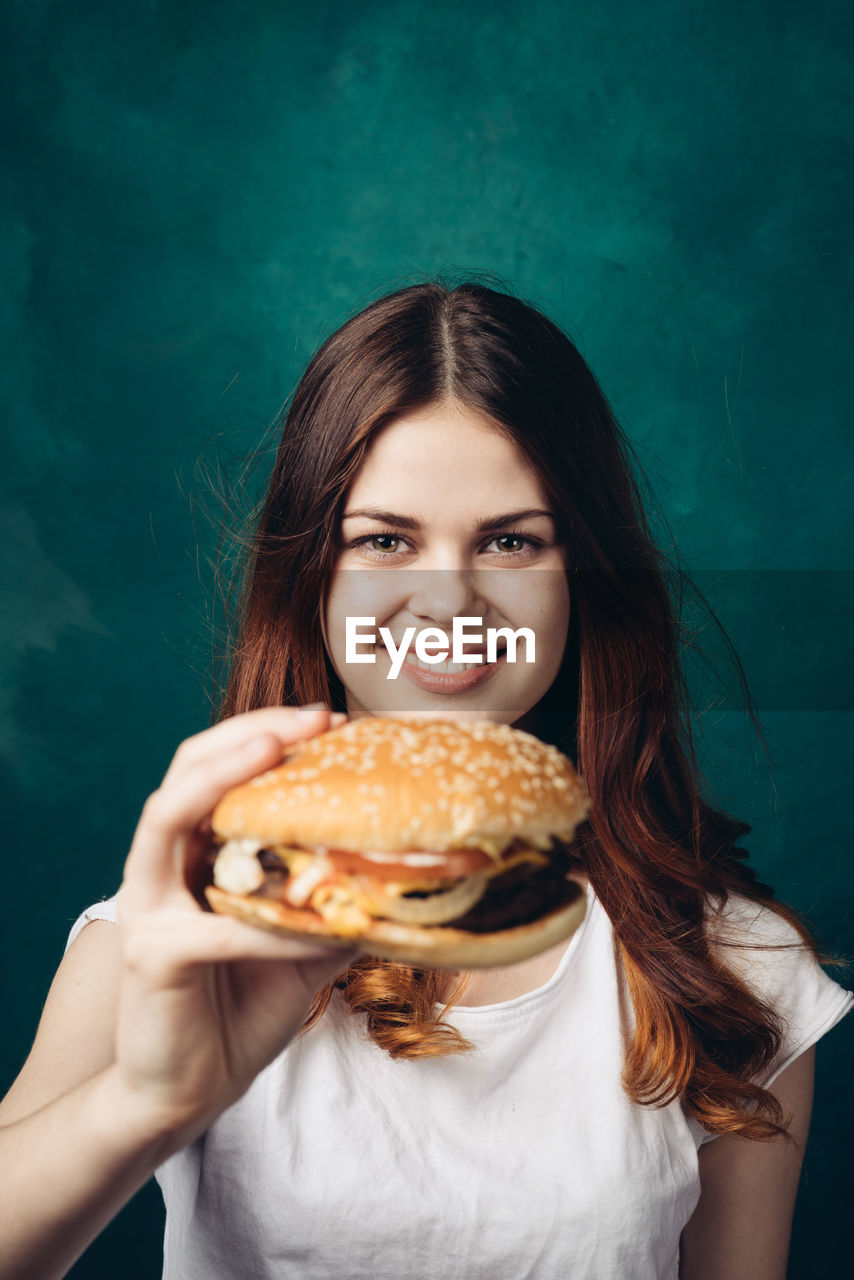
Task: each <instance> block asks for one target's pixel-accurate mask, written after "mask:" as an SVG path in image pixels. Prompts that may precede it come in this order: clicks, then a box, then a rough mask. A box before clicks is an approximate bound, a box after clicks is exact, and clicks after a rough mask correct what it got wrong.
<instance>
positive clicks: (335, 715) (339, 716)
mask: <svg viewBox="0 0 854 1280" xmlns="http://www.w3.org/2000/svg"><path fill="white" fill-rule="evenodd" d="M329 718H330V720H331V721H332V723H333V724H334V725H335V726H336V727H337V726H338V725H339V724H343V723H344V721H345V720H346V719H347V716H346V714H345V712H343V711H333V712H332V715H331V716H330V717H329Z"/></svg>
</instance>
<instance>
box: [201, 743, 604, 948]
mask: <svg viewBox="0 0 854 1280" xmlns="http://www.w3.org/2000/svg"><path fill="white" fill-rule="evenodd" d="M588 808H589V800H588V797H587V791H586V789H585V786H584V783H583V781H582V780H581V778H580V777H579V776H578V775H577V774H576V772H575V770H574V768H573V766H572V764H571V763H570V761H569V760H568V759H567V758H566V757H565V756H564V755H562V754H561V752H559V751H558V750H557V749H556V748H555V747H552V746H548V745H546V744H545V743H543V742H541V741H540V740H539V739H538V738H535V737H533V736H532V735H531V734H528V733H523V732H522V731H520V730H517V729H512V728H510V727H509V726H508V725H503V724H494V723H492V722H491V721H485V720H483V721H469V722H464V723H460V722H458V721H450V720H441V719H433V718H417V717H407V718H397V717H394V718H371V717H366V718H363V719H359V720H354V721H350V722H349V723H347V724H345V725H342V726H341V727H339V728H336V729H332V730H330V731H329V732H327V733H324V734H320V735H319V736H317V737H314V738H310V739H308V740H307V741H304V742H299V743H296V744H294V745H292V746H289V747H288V748H287V749H286V753H285V756H284V759H283V761H282V763H281V764H280V765H277V766H276V767H274V768H272V769H269V770H267V771H266V772H264V773H262V774H259V775H258V776H257V777H255V778H252V779H251V780H250V781H249V782H247V783H243V784H241V785H240V786H237V787H234V788H232V789H231V790H230V791H229V792H227V793H226V795H224V796H223V797H222V799H221V800H220V802H219V804H218V805H217V807H216V809H215V810H214V812H213V814H212V815H211V829H212V833H213V839H214V841H215V845H216V847H215V849H214V850H213V851H212V853H213V855H214V856H213V884H212V885H210V886H208V888H207V889H206V890H205V892H206V896H207V900H208V902H209V904H210V906H211V908H212V909H213V910H214V911H218V912H223V913H227V914H230V915H235V916H238V917H239V918H240V919H241V920H244V921H247V922H248V923H249V924H253V925H258V926H260V927H262V928H265V929H272V930H275V931H277V932H281V933H285V934H289V935H294V934H296V935H303V936H305V935H308V936H310V937H314V938H318V939H319V938H322V939H323V940H324V941H326V942H328V943H330V944H334V945H335V944H338V945H341V946H346V947H351V948H352V947H353V946H355V947H357V948H358V950H359V951H361V952H363V953H365V954H369V955H375V956H377V957H382V958H385V959H389V960H397V961H402V962H404V963H408V964H415V965H421V966H425V967H429V968H460V967H462V968H467V969H475V968H491V967H493V966H497V965H506V964H512V963H514V962H516V961H519V960H525V959H527V958H528V957H530V956H533V955H536V954H537V953H538V952H540V951H544V950H546V949H547V948H548V947H551V946H554V945H556V944H557V943H558V942H561V941H563V940H565V939H567V938H569V937H570V935H571V934H572V933H573V932H574V931H575V930H576V929H577V928H578V925H579V924H580V923H581V921H582V919H583V918H584V912H585V905H586V899H585V894H584V891H583V888H582V887H581V885H580V884H579V883H578V881H577V880H575V879H573V878H572V876H573V873H577V872H578V871H579V870H580V862H579V860H578V858H577V855H575V854H574V853H573V840H574V837H575V831H576V828H577V826H578V824H579V823H580V822H582V821H583V820H584V818H585V817H586V815H587V812H588Z"/></svg>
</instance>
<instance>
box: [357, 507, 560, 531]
mask: <svg viewBox="0 0 854 1280" xmlns="http://www.w3.org/2000/svg"><path fill="white" fill-rule="evenodd" d="M534 516H545V517H546V518H547V519H549V520H553V519H554V517H553V515H552V513H551V511H542V510H540V509H539V508H536V507H534V508H528V509H527V510H525V511H505V512H504V513H503V514H502V515H498V516H488V517H487V519H486V520H478V522H477V524H476V525H475V528H476V530H477V531H478V533H482V532H483V530H484V529H498V528H500V527H502V526H503V525H508V524H516V523H518V521H520V520H529V519H532V518H533V517H534ZM357 517H361V518H362V519H364V520H379V521H380V522H381V523H383V524H393V525H397V526H398V527H399V528H402V529H420V528H421V524H420V522H419V521H418V520H416V519H415V518H414V516H402V515H397V514H396V513H395V512H394V511H380V510H378V508H376V507H363V508H361V509H360V510H359V511H347V512H345V514H344V515H343V516H342V517H341V519H342V520H355V519H356V518H357Z"/></svg>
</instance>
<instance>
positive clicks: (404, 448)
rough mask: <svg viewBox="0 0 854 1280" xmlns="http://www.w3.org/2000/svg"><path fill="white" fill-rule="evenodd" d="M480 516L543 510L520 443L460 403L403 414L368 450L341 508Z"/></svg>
mask: <svg viewBox="0 0 854 1280" xmlns="http://www.w3.org/2000/svg"><path fill="white" fill-rule="evenodd" d="M449 505H450V507H451V508H452V509H453V510H454V511H459V512H466V511H468V512H471V513H472V514H474V513H477V514H478V515H482V514H483V512H482V508H483V507H484V506H488V507H489V508H490V510H494V511H499V510H500V511H509V510H523V509H527V508H529V507H530V508H535V507H540V508H543V507H544V508H548V506H549V504H548V501H547V499H546V495H545V492H544V490H543V486H542V483H541V481H540V479H539V477H538V475H537V473H536V472H535V471H534V469H533V467H532V466H531V464H530V463H529V461H528V459H527V458H526V457H525V455H524V454H523V453H522V451H521V449H520V448H519V446H518V445H517V444H516V443H515V442H514V441H513V440H512V439H511V438H510V437H509V436H508V435H507V434H506V433H505V432H503V431H501V430H499V428H498V427H496V426H494V425H491V424H490V423H489V421H488V420H487V419H484V418H483V417H481V416H479V415H475V414H473V413H472V412H470V411H469V410H466V409H464V408H460V407H457V406H441V407H440V406H435V407H432V408H430V409H427V410H419V411H418V412H416V413H412V414H407V415H405V416H403V417H401V418H398V419H396V420H395V421H394V422H392V423H390V424H389V425H388V426H387V427H385V428H383V430H382V431H380V432H379V433H378V435H377V436H376V437H375V439H374V440H373V441H372V443H371V445H370V446H369V448H368V451H367V454H366V457H365V461H364V464H363V466H362V469H361V471H360V472H359V474H358V475H357V476H356V479H355V480H354V482H353V484H352V486H351V488H350V492H349V494H348V497H347V504H346V508H345V509H346V511H348V512H349V511H352V510H354V509H356V508H369V507H375V508H381V509H383V510H394V511H399V512H401V513H404V512H408V513H409V514H412V513H413V512H415V511H416V510H417V511H423V512H425V513H427V512H431V511H433V512H436V513H439V512H441V511H442V510H443V509H446V508H447V507H448V506H449Z"/></svg>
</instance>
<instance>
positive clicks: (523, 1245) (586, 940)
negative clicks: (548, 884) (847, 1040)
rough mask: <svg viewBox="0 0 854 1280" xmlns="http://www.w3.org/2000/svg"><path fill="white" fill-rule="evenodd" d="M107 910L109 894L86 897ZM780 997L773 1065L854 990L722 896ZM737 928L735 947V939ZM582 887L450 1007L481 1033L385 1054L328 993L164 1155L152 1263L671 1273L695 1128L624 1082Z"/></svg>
mask: <svg viewBox="0 0 854 1280" xmlns="http://www.w3.org/2000/svg"><path fill="white" fill-rule="evenodd" d="M91 919H115V899H111V900H110V901H108V902H106V903H100V904H98V906H97V907H95V908H90V910H89V911H88V912H86V913H85V914H84V916H82V917H81V918H80V920H78V921H77V923H76V925H75V926H74V929H73V930H72V933H71V937H70V938H69V942H70V941H71V940H72V939H73V938H74V937H75V936H76V934H77V932H78V931H79V930H80V929H81V928H82V927H83V925H84V924H85V923H86V922H87V921H88V920H91ZM721 928H725V929H726V931H727V933H728V935H729V936H732V937H733V938H737V939H738V940H739V941H740V943H741V944H742V947H741V949H739V950H732V949H730V948H727V950H726V952H725V955H726V957H727V960H728V962H729V963H730V964H734V965H737V966H738V967H739V968H740V970H741V972H743V973H744V975H745V977H746V978H747V980H748V981H749V982H750V985H751V986H752V987H753V988H754V989H755V990H757V991H758V992H759V993H760V994H761V995H762V996H763V997H764V998H765V999H767V1000H768V1001H769V1002H770V1003H771V1004H772V1005H773V1006H774V1007H775V1009H776V1010H777V1011H778V1012H779V1013H780V1014H781V1015H782V1017H783V1019H784V1023H785V1027H786V1035H785V1039H784V1043H783V1047H782V1050H781V1052H780V1054H779V1056H778V1058H777V1060H776V1061H775V1063H774V1064H773V1066H772V1069H771V1070H770V1071H769V1072H768V1073H767V1074H766V1075H765V1077H764V1081H763V1082H764V1083H770V1082H771V1081H772V1080H773V1079H774V1078H775V1077H776V1076H777V1075H778V1074H779V1073H780V1072H781V1071H782V1070H783V1069H784V1067H786V1066H787V1065H788V1064H789V1063H790V1062H791V1061H792V1060H793V1059H794V1058H796V1057H797V1056H798V1055H799V1054H800V1053H802V1052H803V1051H804V1050H805V1049H807V1048H809V1046H810V1045H812V1044H814V1043H815V1041H816V1040H818V1039H819V1038H820V1037H821V1036H822V1035H823V1034H824V1033H825V1032H827V1031H829V1030H830V1028H831V1027H832V1026H834V1025H835V1024H836V1023H837V1022H838V1021H839V1020H840V1019H841V1018H842V1017H843V1015H844V1014H845V1013H846V1012H847V1011H848V1009H849V1008H850V1007H851V1005H852V1003H854V995H852V994H851V993H849V992H847V991H845V990H843V988H841V987H839V986H838V985H837V984H836V983H834V982H833V981H832V980H831V979H830V978H829V977H828V976H827V975H826V974H825V973H824V972H823V970H822V969H821V968H820V967H819V965H818V964H816V962H815V961H814V960H813V959H812V957H811V956H810V955H809V954H808V953H806V952H805V951H804V950H802V949H800V948H798V949H787V950H771V951H756V950H754V949H753V946H752V944H754V943H756V942H768V941H774V942H779V941H783V942H790V941H792V940H793V939H794V938H795V937H796V935H795V934H794V932H793V931H792V930H791V929H790V927H789V926H788V925H787V924H785V923H784V922H783V921H781V920H780V918H779V917H778V916H776V915H775V914H774V913H773V912H770V911H768V910H766V909H764V908H759V907H757V906H755V905H754V904H752V903H749V902H747V901H746V900H745V899H742V898H739V897H733V898H732V899H731V900H730V902H729V903H728V906H727V910H726V913H725V919H724V921H722V922H721ZM748 943H749V944H751V945H750V946H749V947H747V949H745V946H746V944H748ZM615 954H616V953H615V948H614V941H613V933H612V929H611V925H610V921H609V920H608V917H607V916H606V914H605V912H604V910H603V908H602V906H601V905H600V903H599V902H598V900H597V899H596V898H595V896H594V895H593V893H592V892H589V893H588V911H587V917H586V919H585V921H584V924H583V925H582V927H581V928H580V929H579V930H578V932H577V933H576V934H575V936H574V937H573V938H572V940H571V941H570V943H569V944H568V946H567V949H566V951H565V953H564V955H563V956H562V958H561V961H560V964H559V965H558V968H557V970H556V972H555V973H554V974H553V975H552V977H551V978H550V979H549V981H548V982H547V983H546V984H545V985H544V986H542V987H539V988H538V989H537V990H536V991H532V992H529V993H527V994H525V995H522V996H517V997H516V998H515V999H513V1000H509V1001H506V1002H505V1003H503V1004H494V1005H486V1006H483V1007H477V1008H465V1007H454V1008H453V1009H452V1010H451V1011H450V1012H449V1015H448V1016H449V1020H450V1021H451V1022H452V1023H453V1024H454V1025H455V1026H457V1027H459V1029H460V1031H462V1032H463V1034H464V1035H465V1036H466V1037H467V1038H468V1039H470V1040H472V1041H473V1042H474V1043H475V1044H476V1046H477V1049H476V1051H475V1052H474V1053H470V1054H465V1055H460V1056H456V1055H455V1056H451V1057H447V1058H426V1059H422V1060H417V1059H416V1060H407V1059H403V1060H400V1059H398V1060H397V1061H395V1060H393V1059H391V1058H390V1057H389V1056H388V1054H386V1053H385V1052H384V1051H383V1050H381V1049H379V1048H378V1047H377V1046H376V1045H374V1044H373V1043H372V1042H371V1041H370V1039H369V1038H368V1037H367V1035H366V1032H365V1030H364V1024H363V1019H362V1018H361V1016H360V1017H356V1016H354V1015H353V1014H351V1013H350V1012H349V1010H348V1009H347V1007H346V1004H345V1003H344V1001H343V998H342V997H341V996H340V994H339V993H336V995H335V997H334V998H333V1001H332V1004H331V1005H330V1008H329V1009H328V1010H327V1012H326V1013H325V1014H324V1015H323V1017H322V1018H321V1020H320V1022H319V1023H318V1024H317V1025H316V1026H315V1027H314V1028H313V1029H312V1030H311V1031H310V1032H308V1033H307V1034H306V1035H305V1036H302V1037H300V1038H299V1039H297V1040H296V1041H294V1042H293V1043H292V1044H291V1045H290V1046H289V1047H288V1048H287V1049H286V1050H285V1052H284V1053H282V1054H281V1055H280V1057H279V1058H277V1059H276V1060H275V1061H274V1062H273V1063H272V1064H271V1065H270V1066H269V1067H267V1068H266V1070H264V1071H263V1072H262V1073H261V1074H260V1075H259V1076H258V1077H257V1078H256V1080H255V1081H254V1083H253V1084H252V1086H251V1087H250V1088H249V1090H248V1091H247V1092H246V1094H244V1096H243V1097H242V1098H241V1099H240V1100H239V1101H238V1102H236V1103H235V1104H234V1106H232V1107H230V1108H229V1109H228V1110H227V1111H225V1112H224V1113H223V1114H222V1115H221V1116H220V1117H219V1119H218V1120H217V1121H216V1122H215V1123H214V1124H213V1126H212V1127H211V1128H210V1129H209V1130H208V1132H207V1133H206V1134H205V1135H204V1136H203V1137H202V1138H200V1139H199V1140H198V1141H197V1142H195V1143H193V1145H192V1146H190V1147H188V1148H187V1149H186V1150H185V1151H182V1152H179V1153H178V1154H177V1155H175V1156H173V1157H172V1158H171V1159H169V1160H168V1161H166V1163H165V1164H164V1165H162V1166H161V1168H160V1169H158V1171H157V1175H156V1176H157V1180H158V1182H159V1183H160V1186H161V1189H162V1191H163V1197H164V1200H165V1203H166V1209H167V1219H166V1236H165V1246H164V1251H165V1263H164V1273H163V1274H164V1278H165V1280H211V1277H213V1276H216V1277H218V1278H219V1277H222V1278H223V1280H226V1278H227V1280H273V1278H274V1277H275V1280H283V1278H284V1277H295V1278H298V1280H401V1277H403V1276H406V1277H407V1280H422V1278H423V1280H428V1277H429V1280H434V1278H435V1277H437V1276H439V1277H442V1280H523V1278H530V1280H567V1278H568V1277H571V1278H572V1280H665V1278H666V1280H675V1278H676V1277H677V1275H678V1266H679V1236H680V1233H681V1231H682V1228H683V1227H684V1226H685V1223H686V1222H687V1221H688V1219H689V1218H690V1216H691V1214H692V1212H693V1210H694V1207H695V1205H696V1203H697V1200H698V1197H699V1190H700V1187H699V1177H698V1163H697V1150H698V1147H699V1145H700V1144H701V1142H702V1141H703V1140H708V1139H709V1138H710V1135H708V1134H705V1133H704V1131H703V1130H702V1129H701V1128H700V1126H699V1125H697V1124H696V1122H694V1121H693V1120H691V1119H688V1118H687V1117H686V1116H685V1114H684V1112H683V1110H682V1107H681V1105H680V1104H679V1103H678V1102H674V1103H671V1104H670V1105H669V1106H667V1107H664V1108H659V1109H654V1108H650V1107H642V1106H638V1105H637V1104H635V1103H633V1102H631V1101H630V1100H629V1098H628V1097H627V1096H626V1094H625V1092H624V1090H623V1088H622V1085H621V1083H620V1073H621V1070H622V1066H623V1054H624V1048H625V1044H626V1040H627V1037H629V1036H630V1035H631V1031H632V1026H633V1011H632V1008H631V1003H630V1001H629V998H628V994H627V991H626V988H625V982H624V978H623V976H622V970H621V967H620V966H619V965H618V964H617V962H616V959H615Z"/></svg>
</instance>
